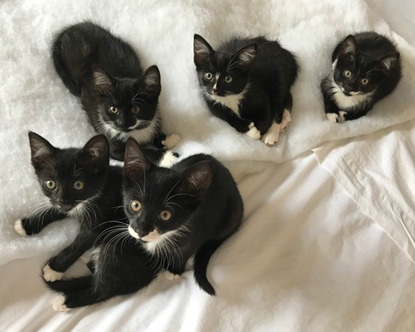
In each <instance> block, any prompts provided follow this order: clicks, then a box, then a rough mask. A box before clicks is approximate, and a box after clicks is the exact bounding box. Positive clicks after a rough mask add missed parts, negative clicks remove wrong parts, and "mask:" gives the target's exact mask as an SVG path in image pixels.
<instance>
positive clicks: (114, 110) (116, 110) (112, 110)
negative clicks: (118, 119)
mask: <svg viewBox="0 0 415 332" xmlns="http://www.w3.org/2000/svg"><path fill="white" fill-rule="evenodd" d="M108 111H109V112H110V113H112V114H117V113H118V108H116V107H114V106H111V107H110V108H109V109H108Z"/></svg>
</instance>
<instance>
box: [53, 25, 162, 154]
mask: <svg viewBox="0 0 415 332" xmlns="http://www.w3.org/2000/svg"><path fill="white" fill-rule="evenodd" d="M52 58H53V64H54V66H55V69H56V72H57V73H58V75H59V76H60V77H61V79H62V81H63V83H64V84H65V86H66V87H67V88H68V89H69V91H70V92H71V93H72V94H74V95H75V96H77V97H79V98H80V99H81V102H82V105H83V108H84V109H85V111H86V113H87V114H88V117H89V120H90V122H91V124H92V126H93V127H94V129H95V131H96V132H97V133H100V134H104V135H105V136H106V137H107V138H108V140H109V141H110V152H111V157H113V158H114V159H118V160H123V159H124V149H125V141H126V140H127V139H128V137H130V136H134V137H135V138H136V139H139V143H140V144H143V145H147V144H149V145H150V146H156V147H157V148H162V147H163V145H162V140H164V139H165V135H164V134H162V133H161V131H160V128H159V127H160V124H159V116H158V112H157V104H158V97H159V95H160V91H161V85H160V72H159V70H158V68H157V67H156V66H151V67H149V68H148V69H147V70H146V71H145V72H144V71H143V69H142V67H141V64H140V60H139V58H138V56H137V54H136V53H135V52H134V50H133V49H132V47H131V46H130V45H129V44H127V43H126V42H124V41H122V40H121V39H120V38H117V37H115V36H114V35H112V34H111V33H110V32H109V31H107V30H105V29H103V28H101V27H99V26H98V25H95V24H93V23H91V22H84V23H79V24H75V25H73V26H70V27H68V28H65V29H64V30H63V31H61V32H60V33H59V34H58V35H57V37H56V38H55V40H54V42H53V46H52ZM137 121H138V122H137ZM134 126H136V127H134ZM133 127H134V128H133ZM152 127H154V129H152V130H150V128H152ZM132 128H133V129H132ZM144 131H149V133H148V134H146V135H145V137H141V138H139V136H138V135H139V134H140V133H143V132H144ZM152 150H155V149H154V147H153V148H152ZM160 154H162V153H161V152H160V153H159V154H158V156H159V157H160Z"/></svg>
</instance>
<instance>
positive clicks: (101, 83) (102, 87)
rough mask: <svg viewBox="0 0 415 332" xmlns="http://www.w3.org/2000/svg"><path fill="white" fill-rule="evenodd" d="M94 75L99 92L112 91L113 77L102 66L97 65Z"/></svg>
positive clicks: (96, 89) (96, 88)
mask: <svg viewBox="0 0 415 332" xmlns="http://www.w3.org/2000/svg"><path fill="white" fill-rule="evenodd" d="M92 76H93V79H94V86H95V91H96V92H98V93H99V94H105V93H108V92H111V91H112V89H113V82H112V79H111V77H109V75H108V74H107V73H105V72H104V71H103V70H102V69H101V68H99V67H95V68H94V70H93V74H92Z"/></svg>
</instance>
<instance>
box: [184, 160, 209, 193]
mask: <svg viewBox="0 0 415 332" xmlns="http://www.w3.org/2000/svg"><path fill="white" fill-rule="evenodd" d="M211 182H212V167H211V166H210V164H209V162H207V161H202V162H199V163H197V164H195V165H193V166H192V167H190V168H189V169H188V170H187V171H186V172H185V173H184V174H183V177H182V179H181V180H180V183H179V185H178V191H179V192H184V193H186V194H192V195H195V196H198V197H199V199H203V198H204V197H205V195H206V194H207V191H208V189H209V187H210V183H211Z"/></svg>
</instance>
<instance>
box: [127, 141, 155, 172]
mask: <svg viewBox="0 0 415 332" xmlns="http://www.w3.org/2000/svg"><path fill="white" fill-rule="evenodd" d="M149 167H150V164H149V162H148V161H147V159H146V157H145V156H144V154H143V152H142V151H141V149H140V146H139V145H138V143H137V141H136V140H135V139H134V138H129V139H128V141H127V144H126V145H125V158H124V174H125V175H127V176H129V177H132V178H136V177H138V176H139V175H141V174H143V173H144V172H145V171H146V170H147V169H148V168H149Z"/></svg>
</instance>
